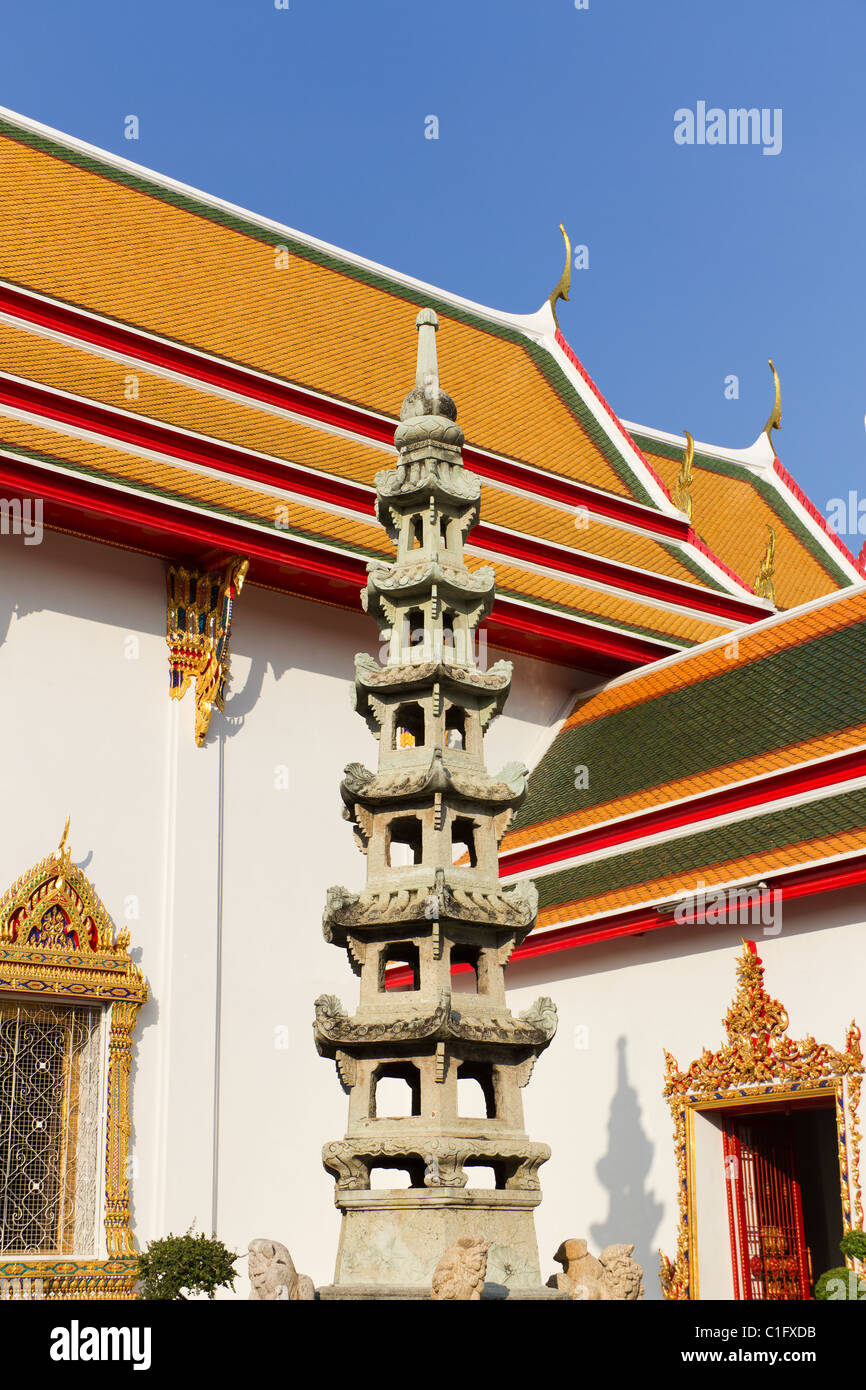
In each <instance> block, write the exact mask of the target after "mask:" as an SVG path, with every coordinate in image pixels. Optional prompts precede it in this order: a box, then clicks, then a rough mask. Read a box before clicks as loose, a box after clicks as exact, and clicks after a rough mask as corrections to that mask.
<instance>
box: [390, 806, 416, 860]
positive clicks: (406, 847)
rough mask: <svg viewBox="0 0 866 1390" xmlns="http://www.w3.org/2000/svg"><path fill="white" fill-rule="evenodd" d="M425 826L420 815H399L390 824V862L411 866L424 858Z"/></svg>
mask: <svg viewBox="0 0 866 1390" xmlns="http://www.w3.org/2000/svg"><path fill="white" fill-rule="evenodd" d="M422 843H423V827H422V825H421V821H420V819H419V817H418V816H397V817H396V818H395V819H394V820H392V821H391V823H390V824H389V826H388V864H389V865H390V867H391V868H392V869H406V868H411V866H412V865H413V864H420V863H421V858H422Z"/></svg>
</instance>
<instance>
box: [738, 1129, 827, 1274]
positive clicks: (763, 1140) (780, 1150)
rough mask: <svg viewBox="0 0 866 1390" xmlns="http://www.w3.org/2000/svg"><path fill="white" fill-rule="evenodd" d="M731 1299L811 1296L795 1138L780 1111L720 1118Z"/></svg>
mask: <svg viewBox="0 0 866 1390" xmlns="http://www.w3.org/2000/svg"><path fill="white" fill-rule="evenodd" d="M724 1154H725V1168H726V1173H727V1178H728V1185H727V1186H728V1214H729V1217H730V1222H731V1257H732V1260H733V1266H734V1271H733V1272H734V1297H735V1298H747V1299H765V1300H769V1301H778V1300H781V1299H808V1298H811V1296H812V1294H811V1280H810V1269H809V1265H810V1260H809V1251H808V1248H807V1246H806V1232H805V1228H804V1224H803V1203H802V1199H801V1196H800V1179H799V1174H798V1172H797V1155H796V1151H795V1148H794V1136H793V1133H792V1130H791V1126H790V1124H789V1123H788V1122H787V1120H786V1117H785V1116H784V1115H765V1116H751V1115H749V1116H743V1115H739V1116H731V1117H730V1118H728V1117H725V1121H724Z"/></svg>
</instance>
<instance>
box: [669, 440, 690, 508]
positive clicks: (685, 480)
mask: <svg viewBox="0 0 866 1390" xmlns="http://www.w3.org/2000/svg"><path fill="white" fill-rule="evenodd" d="M683 434H684V435H685V437H686V451H685V453H684V454H683V461H682V463H681V464H680V471H679V476H678V477H677V483H676V487H675V488H674V495H673V504H674V506H675V507H679V509H680V511H681V512H685V514H686V516H687V517H688V519H689V521H691V519H692V460H693V459H694V456H695V441H694V440H693V439H692V436H691V435H690V434H689V432H688V430H683Z"/></svg>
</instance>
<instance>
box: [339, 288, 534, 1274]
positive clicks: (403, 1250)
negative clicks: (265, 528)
mask: <svg viewBox="0 0 866 1390" xmlns="http://www.w3.org/2000/svg"><path fill="white" fill-rule="evenodd" d="M416 327H417V329H418V359H417V369H416V375H415V385H414V387H413V388H412V389H411V390H410V391H409V393H408V395H407V396H406V398H405V400H404V402H403V407H402V410H401V412H400V423H399V425H398V426H397V430H396V434H395V444H396V447H397V454H398V457H397V463H396V466H395V467H394V468H389V469H385V470H383V471H382V472H381V473H379V474H377V476H376V480H375V481H376V493H377V500H376V510H377V515H378V518H379V520H380V522H381V523H382V525H383V526H384V527H385V528H386V530H387V532H388V534H389V536H390V537H391V539H392V541H393V542H394V544H395V546H396V555H395V559H394V561H393V563H392V564H384V563H382V562H380V561H372V562H371V563H370V564H369V565H368V582H367V586H366V588H365V589H364V591H363V593H362V601H363V605H364V608H365V610H366V612H367V613H368V614H369V615H370V617H372V618H374V619H375V620H376V622H377V624H378V626H379V629H380V632H381V635H382V638H383V640H384V641H385V642H386V644H387V647H386V649H387V660H386V662H385V664H384V665H380V663H379V662H377V661H375V660H373V658H372V657H369V656H367V655H366V654H363V653H362V654H361V655H359V656H357V657H356V658H355V686H354V691H353V698H354V704H355V708H356V709H357V711H358V713H359V714H361V715H362V716H363V717H364V718H365V719H366V721H367V724H368V727H369V728H370V731H371V732H372V733H373V735H374V737H375V738H376V739H377V740H378V744H379V758H378V768H377V770H376V771H375V772H372V771H370V770H368V769H367V768H365V767H364V766H363V765H362V764H360V763H350V764H349V766H348V767H347V768H346V770H345V775H344V777H343V781H342V784H341V788H340V790H341V794H342V798H343V803H344V811H343V814H344V816H345V818H346V819H347V820H349V821H350V822H351V823H352V825H353V827H354V832H355V839H356V842H357V844H358V846H359V848H360V849H361V850H362V851H363V853H364V854H365V855H366V858H367V883H366V887H365V888H364V889H363V890H362V891H361V892H359V893H354V892H350V891H348V890H347V889H345V888H332V889H331V890H330V891H329V893H328V900H327V906H326V909H325V915H324V932H325V937H326V939H327V940H328V941H331V942H333V943H334V944H335V945H337V946H341V947H343V948H344V949H345V950H346V951H347V952H348V955H349V958H350V961H351V963H352V965H353V968H354V969H355V971H356V972H357V973H358V974H359V975H360V977H361V987H360V1003H359V1006H358V1010H357V1012H356V1013H355V1014H354V1015H353V1016H350V1015H349V1014H348V1012H347V1011H346V1010H345V1009H344V1007H343V1005H342V1004H341V1003H340V1001H339V999H337V998H336V997H335V996H334V995H323V996H321V997H320V998H319V999H317V1001H316V1021H315V1038H316V1045H317V1047H318V1049H319V1052H320V1053H321V1054H322V1055H324V1056H327V1057H330V1058H332V1059H333V1060H334V1061H335V1063H336V1066H337V1071H338V1074H339V1078H340V1081H341V1083H342V1085H343V1087H344V1089H345V1090H346V1092H347V1094H348V1095H349V1124H348V1129H347V1131H346V1135H345V1137H344V1138H343V1139H341V1140H335V1141H333V1142H331V1143H329V1144H326V1145H325V1149H324V1152H323V1160H324V1164H325V1167H326V1169H327V1170H328V1172H330V1173H332V1174H333V1176H334V1177H335V1179H336V1191H335V1201H336V1204H337V1207H338V1208H339V1209H340V1210H341V1212H342V1214H343V1231H342V1235H341V1240H340V1252H339V1255H338V1260H337V1272H336V1281H335V1284H334V1285H333V1286H331V1287H330V1289H329V1290H325V1291H323V1294H322V1296H324V1297H332V1298H350V1297H367V1298H389V1297H394V1296H397V1297H427V1296H429V1290H430V1280H431V1277H432V1274H433V1270H434V1268H435V1267H436V1264H437V1262H438V1260H439V1259H440V1258H441V1256H442V1255H443V1254H444V1253H445V1251H446V1250H447V1249H448V1247H449V1246H450V1245H451V1244H452V1243H453V1242H454V1241H455V1240H457V1239H458V1238H460V1237H462V1236H470V1235H471V1236H473V1237H479V1238H481V1239H484V1240H487V1241H488V1242H489V1245H490V1253H489V1260H488V1278H489V1279H490V1280H491V1281H493V1282H495V1283H498V1284H504V1285H506V1286H508V1287H509V1288H510V1289H511V1290H512V1292H511V1293H510V1294H509V1296H511V1297H539V1296H544V1293H543V1291H542V1289H541V1281H540V1274H539V1268H538V1249H537V1244H536V1239H535V1229H534V1220H533V1210H534V1208H535V1206H537V1205H538V1203H539V1202H540V1201H541V1191H540V1186H539V1181H538V1169H539V1167H540V1165H541V1164H542V1163H543V1162H544V1161H545V1160H546V1159H547V1158H548V1157H549V1154H550V1150H549V1149H548V1148H547V1146H546V1145H544V1144H537V1143H533V1142H531V1141H530V1140H529V1138H528V1137H527V1135H526V1134H525V1132H524V1129H523V1104H522V1099H521V1094H520V1093H521V1088H522V1087H523V1086H525V1085H526V1083H527V1082H528V1080H529V1077H530V1074H531V1071H532V1067H533V1065H534V1063H535V1060H536V1058H537V1056H538V1054H539V1053H540V1052H542V1051H543V1050H544V1048H545V1047H547V1045H548V1043H549V1042H550V1040H551V1038H552V1037H553V1034H554V1032H555V1030H556V1009H555V1007H554V1005H553V1003H552V1002H551V1001H550V1000H549V999H540V1000H538V1001H536V1003H535V1004H534V1005H533V1006H532V1008H530V1009H528V1010H527V1011H525V1012H524V1013H523V1014H521V1015H520V1016H519V1017H518V1018H515V1017H513V1015H512V1014H511V1013H510V1011H509V1009H508V1008H507V1005H506V1001H505V983H504V972H505V965H506V963H507V961H508V959H509V957H510V955H511V952H512V951H513V949H514V947H515V946H516V945H517V944H519V943H520V942H521V941H522V940H523V939H524V937H525V936H526V934H527V933H528V932H529V931H530V930H531V928H532V926H533V925H534V923H535V915H536V907H537V895H536V892H535V888H534V886H533V885H532V884H531V883H528V882H520V883H518V884H517V885H516V886H514V887H512V888H507V889H503V888H502V887H501V886H500V883H499V864H498V846H499V841H500V840H501V838H502V835H503V834H504V833H505V830H506V829H507V827H508V825H509V823H510V821H511V819H512V817H513V815H514V811H515V809H516V808H517V807H518V806H519V805H520V802H521V801H522V799H523V797H524V795H525V790H526V768H525V767H523V765H522V764H520V763H516V762H513V763H508V764H507V765H506V766H505V767H504V768H503V769H502V770H501V771H500V772H499V773H497V774H495V775H491V774H490V773H489V772H488V770H487V767H486V764H485V760H484V732H485V730H486V728H487V727H488V725H489V723H490V721H491V720H492V719H494V718H495V717H496V715H497V714H499V712H500V711H501V709H502V706H503V705H504V703H505V699H506V697H507V694H508V690H509V687H510V684H511V663H510V662H507V661H498V662H497V663H496V664H495V665H494V666H492V667H491V668H490V669H489V670H481V669H479V665H478V662H477V656H476V652H475V643H474V634H475V630H476V628H477V626H478V624H479V623H480V622H481V621H482V620H483V619H484V618H485V617H486V616H487V614H488V613H489V612H490V609H491V606H492V603H493V598H494V574H493V571H492V569H490V568H489V567H485V568H481V569H477V570H472V571H470V570H469V569H468V568H467V566H466V563H465V560H464V556H463V547H464V543H465V540H466V536H467V534H468V533H469V531H470V530H471V528H472V527H473V526H474V525H475V523H476V521H477V520H478V513H479V499H480V480H479V479H478V477H477V476H476V475H475V474H473V473H470V472H468V471H467V470H466V469H464V468H463V459H462V455H461V447H462V444H463V432H462V430H461V429H460V427H459V426H458V425H457V423H456V419H457V410H456V407H455V405H454V402H453V400H452V399H451V397H450V396H449V395H448V394H447V393H446V392H445V391H443V390H442V388H441V386H440V384H439V370H438V361H437V352H436V332H437V329H438V319H437V317H436V314H435V313H434V312H433V310H432V309H422V311H421V312H420V313H419V315H418V317H417V320H416ZM395 977H396V978H395ZM455 982H457V983H456V984H455ZM395 983H396V984H398V986H399V987H398V988H394V987H393V985H394V984H395ZM466 985H468V986H469V988H468V989H467V988H465V986H466ZM461 986H462V987H461ZM467 1087H468V1088H470V1089H472V1090H474V1092H475V1096H476V1105H475V1107H470V1108H466V1105H465V1092H466V1089H467ZM395 1089H396V1090H402V1093H403V1100H404V1104H403V1105H402V1107H398V1106H395V1105H394V1101H393V1097H394V1092H395ZM478 1169H483V1170H485V1173H484V1176H483V1177H482V1176H481V1175H480V1174H479V1177H478V1178H477V1179H475V1180H473V1173H474V1172H477V1170H478ZM377 1170H378V1172H377ZM382 1170H384V1173H385V1185H384V1186H383V1185H382V1183H381V1182H378V1181H377V1180H376V1179H377V1176H378V1173H381V1172H382ZM394 1170H398V1171H401V1172H402V1174H403V1176H404V1185H403V1186H401V1187H391V1186H390V1185H389V1183H388V1177H387V1175H388V1174H389V1173H390V1172H393V1171H394ZM407 1181H408V1184H409V1185H408V1187H407V1186H406V1185H405V1183H406V1182H407ZM395 1289H396V1290H399V1292H398V1293H397V1294H396V1295H395ZM521 1291H522V1292H521Z"/></svg>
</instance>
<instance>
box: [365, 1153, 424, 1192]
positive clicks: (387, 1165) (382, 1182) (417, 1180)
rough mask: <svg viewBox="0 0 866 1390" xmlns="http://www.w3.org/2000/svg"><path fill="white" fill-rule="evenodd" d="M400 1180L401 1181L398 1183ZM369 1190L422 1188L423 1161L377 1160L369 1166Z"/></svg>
mask: <svg viewBox="0 0 866 1390" xmlns="http://www.w3.org/2000/svg"><path fill="white" fill-rule="evenodd" d="M400 1178H402V1179H403V1180H402V1181H400ZM369 1185H370V1187H371V1188H376V1189H380V1190H381V1189H382V1188H401V1187H402V1188H406V1187H414V1188H422V1189H423V1187H424V1161H423V1159H421V1158H411V1157H408V1158H407V1157H405V1156H401V1157H400V1158H395V1159H390V1160H389V1159H387V1158H377V1160H376V1162H375V1163H371V1164H370V1183H369Z"/></svg>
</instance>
